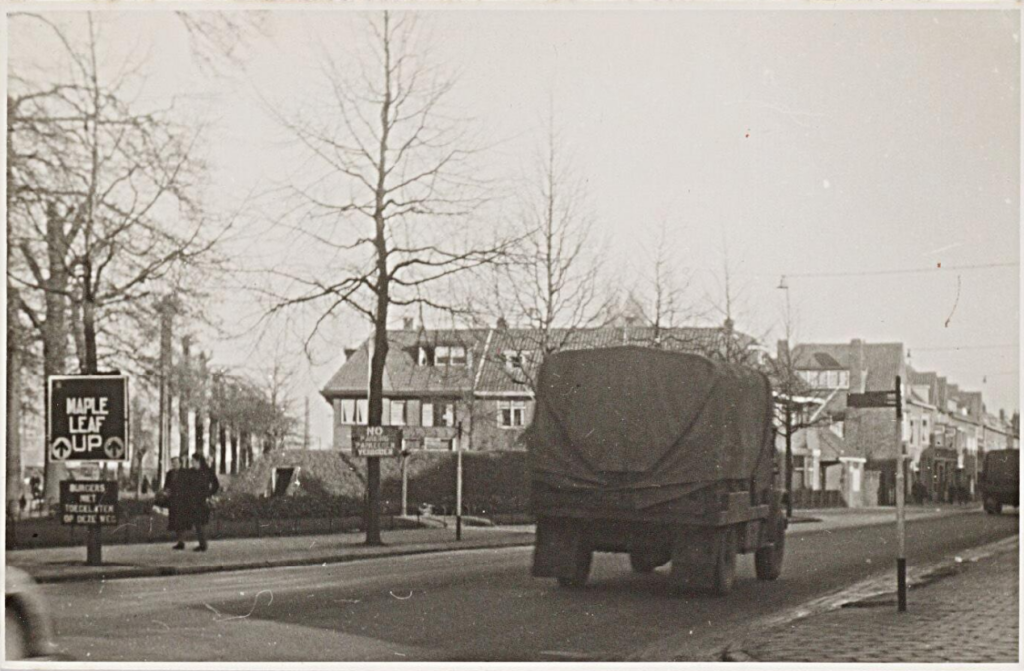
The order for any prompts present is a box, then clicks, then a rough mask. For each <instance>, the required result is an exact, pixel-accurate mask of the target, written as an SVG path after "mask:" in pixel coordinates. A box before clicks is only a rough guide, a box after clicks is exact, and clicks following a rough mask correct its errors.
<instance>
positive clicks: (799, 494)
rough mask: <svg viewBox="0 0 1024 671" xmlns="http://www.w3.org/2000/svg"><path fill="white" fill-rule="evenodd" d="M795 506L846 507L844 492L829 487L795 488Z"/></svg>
mask: <svg viewBox="0 0 1024 671" xmlns="http://www.w3.org/2000/svg"><path fill="white" fill-rule="evenodd" d="M793 507H794V508H845V507H846V502H845V501H843V493H842V492H840V491H838V490H827V489H817V490H815V489H795V490H793Z"/></svg>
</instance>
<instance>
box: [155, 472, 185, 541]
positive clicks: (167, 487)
mask: <svg viewBox="0 0 1024 671" xmlns="http://www.w3.org/2000/svg"><path fill="white" fill-rule="evenodd" d="M182 473H184V470H183V469H182V468H181V459H179V458H178V457H174V458H172V459H171V467H170V469H168V471H167V475H165V476H164V486H163V489H161V490H160V492H159V493H158V496H157V503H158V505H159V504H163V505H165V506H166V507H167V530H168V531H173V532H175V533H176V534H178V543H177V544H176V545H174V547H173V549H174V550H184V549H185V543H184V542H182V540H181V532H183V531H184V530H185V529H187V528H188V527H182V526H181V521H180V520H179V511H180V510H181V486H180V485H181V474H182Z"/></svg>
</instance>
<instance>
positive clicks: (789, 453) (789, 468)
mask: <svg viewBox="0 0 1024 671" xmlns="http://www.w3.org/2000/svg"><path fill="white" fill-rule="evenodd" d="M777 288H778V289H782V290H783V291H785V292H786V361H785V366H786V370H785V380H786V382H785V384H786V426H785V430H786V517H793V380H792V376H793V359H792V357H791V356H790V344H789V339H790V324H791V323H792V322H791V321H790V313H789V285H788V284H787V283H786V276H785V275H783V276H782V279H780V280H779V286H778V287H777Z"/></svg>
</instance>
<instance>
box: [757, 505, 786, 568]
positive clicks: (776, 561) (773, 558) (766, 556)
mask: <svg viewBox="0 0 1024 671" xmlns="http://www.w3.org/2000/svg"><path fill="white" fill-rule="evenodd" d="M773 539H774V540H773V541H772V544H771V546H766V547H763V548H760V549H758V550H757V551H756V552H754V572H755V573H756V574H757V579H758V580H777V579H778V577H779V576H780V575H782V559H783V557H784V556H785V554H786V521H785V520H784V519H782V517H781V516H779V517H778V518H777V519H776V521H775V533H774V534H773Z"/></svg>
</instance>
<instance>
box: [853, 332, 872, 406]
mask: <svg viewBox="0 0 1024 671" xmlns="http://www.w3.org/2000/svg"><path fill="white" fill-rule="evenodd" d="M850 348H851V349H852V350H853V360H852V362H851V368H853V370H851V371H850V378H851V379H850V387H851V389H856V390H857V392H858V393H861V394H863V393H864V391H865V389H866V387H867V381H868V370H867V360H866V359H865V358H864V341H863V340H861V339H860V338H854V339H853V340H851V341H850Z"/></svg>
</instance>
